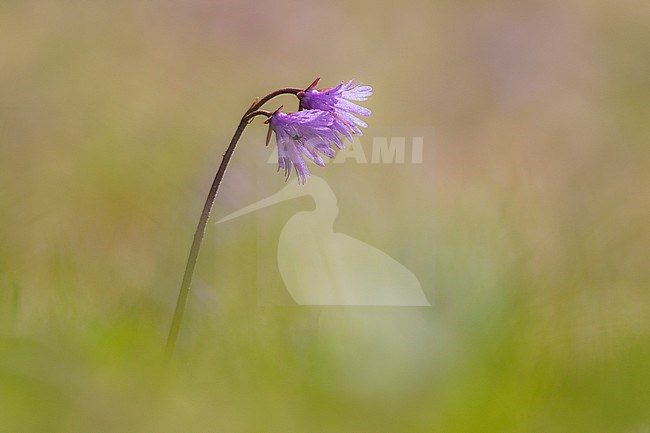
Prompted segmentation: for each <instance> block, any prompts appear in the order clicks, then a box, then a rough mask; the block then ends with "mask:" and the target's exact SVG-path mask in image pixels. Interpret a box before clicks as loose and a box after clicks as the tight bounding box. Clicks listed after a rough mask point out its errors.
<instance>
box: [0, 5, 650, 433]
mask: <svg viewBox="0 0 650 433" xmlns="http://www.w3.org/2000/svg"><path fill="white" fill-rule="evenodd" d="M649 24H650V7H649V5H648V3H647V2H644V1H641V0H627V1H623V2H617V3H613V2H608V1H605V0H598V1H591V2H585V1H580V0H573V1H570V2H527V3H520V2H497V3H494V4H490V5H487V4H483V3H481V2H463V3H454V2H446V1H443V2H432V3H430V2H409V3H406V4H393V3H381V4H377V3H371V2H364V1H354V2H351V3H350V2H345V3H344V2H331V3H317V2H301V3H299V2H294V1H288V2H283V3H277V4H258V3H256V2H252V1H244V2H238V3H234V2H223V3H221V2H219V3H218V2H213V3H211V2H201V1H188V2H184V3H173V2H167V1H161V2H136V3H131V2H124V1H117V2H92V3H88V2H81V1H69V2H45V1H39V0H28V1H20V2H19V1H4V2H2V3H1V4H0V59H1V60H0V61H1V62H2V63H1V67H0V432H11V433H15V432H22V431H25V432H27V431H29V432H40V431H42V432H76V431H79V432H87V431H93V432H101V431H106V432H120V431H125V432H126V431H129V432H133V431H152V432H153V431H156V432H166V431H169V432H175V431H228V432H230V431H265V432H266V431H283V432H286V431H333V432H342V431H387V432H395V431H441V432H464V431H479V430H480V431H499V432H522V431H530V432H548V431H553V432H563V431H566V432H576V431H589V432H614V431H621V432H636V431H644V430H643V429H644V428H646V429H647V427H644V426H647V423H648V422H650V421H649V420H648V413H650V407H649V406H650V391H649V390H650V369H648V367H647V366H648V365H650V350H649V348H650V319H648V318H649V317H650V308H649V307H650V294H649V292H648V289H649V288H650V271H649V270H648V266H647V258H648V257H650V251H649V249H650V228H649V226H648V224H647V221H648V215H649V214H650V212H649V211H650V202H649V201H648V199H647V197H648V196H649V192H650V191H649V188H648V186H649V185H650V171H649V170H648V157H649V156H650V154H649V150H648V149H649V148H648V142H649V139H650V129H649V124H648V119H649V118H650V104H649V103H648V89H650V82H649V80H650V57H649V56H648V49H647V41H648V40H650V34H649V29H650V25H649ZM316 75H321V76H323V81H324V83H326V84H334V83H335V82H336V81H338V80H340V79H346V78H359V79H363V81H364V82H367V83H369V84H371V85H373V86H374V87H375V90H376V94H375V96H373V98H372V99H371V101H369V104H368V105H369V106H370V107H371V108H372V109H373V116H372V118H371V119H370V121H369V123H370V125H371V128H370V129H369V130H368V136H370V137H372V134H373V131H372V128H373V127H374V126H376V127H382V128H391V127H396V128H400V130H401V131H403V130H404V129H405V128H406V129H407V128H409V127H428V128H431V127H433V128H434V129H435V143H427V146H431V148H427V152H428V151H429V149H431V152H432V153H427V155H428V156H429V157H430V156H431V155H434V157H433V166H431V165H425V166H422V167H418V166H411V167H408V166H398V165H390V166H366V167H364V166H357V165H354V164H347V163H346V164H343V165H342V166H328V167H327V168H326V169H323V171H322V172H319V173H318V174H319V175H321V174H322V175H323V176H324V177H326V178H327V179H328V182H330V184H331V185H332V186H333V187H334V188H335V189H336V191H337V196H338V199H339V206H340V208H341V214H340V218H339V220H338V221H339V222H338V223H337V230H340V231H342V232H346V233H349V234H351V235H353V236H355V237H357V238H359V239H362V240H364V241H366V242H368V243H370V244H372V245H376V246H377V247H379V248H381V249H383V250H385V251H387V252H389V253H390V254H391V255H393V256H395V257H396V258H398V259H401V260H402V261H403V262H405V263H407V264H408V266H409V267H410V268H411V269H412V270H413V271H414V272H415V273H416V274H417V275H418V277H419V278H420V280H421V282H422V284H423V286H424V288H425V290H426V292H427V296H428V297H429V299H430V300H431V301H432V304H433V307H432V308H431V309H423V310H420V309H406V310H404V309H383V308H378V309H370V310H367V309H354V308H350V309H335V308H333V309H322V310H321V309H317V308H304V309H303V308H292V307H286V308H269V307H260V306H258V305H257V292H256V290H257V289H256V279H255V266H256V258H255V254H264V252H263V251H262V252H260V251H256V248H257V245H256V239H255V233H254V230H247V229H249V228H251V226H245V228H246V229H242V230H239V231H236V232H233V233H227V232H226V231H225V230H221V229H215V228H212V227H211V228H210V230H211V231H213V232H212V233H209V234H208V237H207V238H206V245H205V247H204V250H203V252H202V255H201V259H200V263H199V267H198V272H197V277H196V279H195V284H194V289H193V290H194V291H193V293H192V299H191V302H190V305H189V309H188V314H187V321H186V322H185V323H184V328H183V336H182V337H183V338H182V340H181V341H180V346H179V351H178V357H177V359H176V360H175V362H174V364H173V365H172V366H171V367H170V369H169V370H168V371H167V372H166V373H165V372H164V371H163V366H162V365H161V352H162V347H163V343H164V339H165V337H166V331H167V326H168V324H169V320H170V317H171V312H172V308H173V302H174V301H175V296H176V290H177V287H178V283H179V279H180V276H181V272H182V269H183V265H184V261H185V258H186V254H187V251H188V248H189V242H190V239H191V236H192V233H193V230H194V225H195V223H196V218H197V217H198V212H199V210H200V206H201V202H202V200H203V195H204V194H205V192H206V190H207V187H208V184H209V182H210V180H211V177H212V175H213V172H214V170H215V164H216V162H217V160H218V158H219V156H220V154H221V153H222V152H223V149H224V146H225V144H226V142H227V139H229V137H230V134H232V128H234V126H235V124H236V122H237V119H238V116H240V114H241V112H242V111H243V110H244V109H245V108H246V107H247V106H248V104H249V103H250V100H251V99H252V98H253V97H254V96H257V95H260V94H263V93H265V92H266V91H269V90H271V89H274V88H276V87H281V86H285V85H289V86H294V85H295V86H300V85H303V84H307V83H309V82H310V81H311V79H312V78H313V77H314V76H316ZM283 101H284V100H283ZM286 101H287V102H288V103H290V100H286ZM263 134H264V132H263V131H262V129H261V128H260V127H259V125H253V127H252V128H250V129H249V130H248V131H247V135H246V137H245V138H244V140H243V141H242V145H241V147H240V148H239V149H238V150H237V154H236V157H235V159H234V161H233V164H232V166H231V168H230V169H229V172H228V175H227V178H226V181H225V183H224V189H223V190H222V192H221V193H220V197H219V198H218V205H219V206H218V208H217V209H216V210H215V213H217V214H219V215H223V214H224V213H225V212H226V211H228V210H232V209H237V208H238V207H240V206H241V205H244V204H249V203H251V202H253V201H254V200H256V199H257V198H259V196H258V191H256V189H255V188H256V187H255V185H259V184H260V182H261V183H262V184H265V183H269V182H278V184H280V183H281V179H280V176H278V175H276V174H275V173H274V168H273V167H272V166H270V165H267V164H265V161H266V158H267V156H268V155H267V153H266V152H262V153H260V150H259V149H260V148H261V143H262V142H263ZM432 168H433V169H432ZM259 179H263V180H262V181H259ZM360 198H361V199H360ZM306 206H309V205H308V204H306ZM396 222H398V223H396ZM251 224H252V223H251ZM269 224H270V225H272V224H275V225H276V226H277V227H278V229H279V227H281V225H282V224H283V221H282V220H279V219H278V220H277V221H275V220H272V221H269ZM215 232H216V233H215ZM215 234H216V235H215Z"/></svg>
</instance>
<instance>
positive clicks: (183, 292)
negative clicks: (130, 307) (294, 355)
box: [166, 87, 301, 360]
mask: <svg viewBox="0 0 650 433" xmlns="http://www.w3.org/2000/svg"><path fill="white" fill-rule="evenodd" d="M300 91H301V89H297V88H293V87H287V88H283V89H279V90H276V91H275V92H271V93H269V94H268V95H266V96H264V97H263V98H261V99H258V100H256V101H255V102H254V103H253V105H251V107H250V108H249V109H248V110H247V111H246V112H245V113H244V115H243V116H242V118H241V121H240V122H239V126H237V130H236V131H235V134H234V135H233V137H232V140H230V144H229V145H228V148H227V149H226V152H225V153H224V154H223V159H222V160H221V164H220V165H219V169H218V170H217V174H216V175H215V177H214V180H213V181H212V186H211V187H210V191H209V192H208V196H207V198H206V199H205V204H204V205H203V211H201V217H200V218H199V224H198V226H197V227H196V232H195V233H194V239H193V241H192V247H191V248H190V255H189V257H188V258H187V265H186V266H185V273H184V274H183V282H182V283H181V288H180V291H179V293H178V300H177V301H176V309H175V310H174V318H173V319H172V324H171V327H170V328H169V335H168V337H167V347H166V357H167V360H169V359H171V357H172V355H173V354H174V348H175V347H176V340H177V339H178V332H179V330H180V327H181V322H182V320H183V313H184V312H185V304H186V303H187V295H188V294H189V291H190V284H191V283H192V276H193V275H194V267H195V266H196V260H197V258H198V256H199V250H200V249H201V242H202V241H203V234H204V233H205V227H206V225H207V223H208V218H209V216H210V211H211V210H212V205H213V204H214V199H215V197H216V196H217V191H219V185H220V184H221V180H222V179H223V175H224V174H225V172H226V168H227V167H228V163H229V162H230V158H231V157H232V154H233V152H234V151H235V147H236V146H237V142H238V141H239V139H240V138H241V136H242V134H243V132H244V129H246V126H247V125H248V124H249V123H250V121H251V120H252V119H253V118H254V117H255V116H258V115H264V116H266V117H269V116H270V115H271V113H269V112H268V111H264V110H260V108H261V107H262V105H264V104H265V103H266V102H268V101H269V100H271V99H273V98H275V97H276V96H279V95H282V94H293V95H296V94H298V92H300Z"/></svg>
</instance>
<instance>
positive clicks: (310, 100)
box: [166, 78, 372, 359]
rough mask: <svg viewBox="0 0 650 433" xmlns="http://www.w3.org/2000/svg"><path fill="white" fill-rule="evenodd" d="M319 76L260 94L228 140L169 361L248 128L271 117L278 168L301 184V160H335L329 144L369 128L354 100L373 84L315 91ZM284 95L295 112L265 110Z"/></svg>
mask: <svg viewBox="0 0 650 433" xmlns="http://www.w3.org/2000/svg"><path fill="white" fill-rule="evenodd" d="M319 79H320V78H317V79H316V80H314V82H313V83H312V84H311V85H310V86H309V87H307V88H306V89H305V90H302V89H301V88H296V87H284V88H281V89H278V90H275V91H273V92H271V93H269V94H267V95H266V96H263V97H262V98H256V99H255V100H254V101H253V103H252V105H251V106H250V107H249V108H248V110H246V112H245V113H244V115H243V116H242V117H241V120H240V121H239V125H238V126H237V129H236V130H235V133H234V135H233V137H232V139H231V140H230V144H229V145H228V147H227V148H226V151H225V152H224V154H223V159H222V160H221V164H220V165H219V169H218V170H217V173H216V174H215V176H214V180H213V181H212V186H211V187H210V191H209V192H208V196H207V197H206V199H205V204H204V205H203V210H202V211H201V216H200V218H199V223H198V225H197V227H196V232H195V233H194V238H193V240H192V247H191V248H190V253H189V256H188V258H187V264H186V265H185V272H184V274H183V280H182V282H181V287H180V290H179V291H178V300H177V301H176V308H175V310H174V317H173V318H172V323H171V326H170V327H169V335H168V336H167V348H166V352H167V359H170V358H171V356H172V354H173V353H174V348H175V347H176V340H177V338H178V333H179V331H180V327H181V322H182V320H183V315H184V312H185V304H186V302H187V296H188V293H189V291H190V285H191V284H192V276H193V275H194V268H195V266H196V261H197V258H198V256H199V250H200V249H201V242H202V241H203V234H204V233H205V228H206V225H207V223H208V218H209V216H210V210H211V209H212V205H213V204H214V200H215V197H216V196H217V192H218V191H219V185H221V180H222V179H223V176H224V174H225V172H226V167H227V166H228V163H229V161H230V158H231V157H232V155H233V153H234V151H235V147H236V146H237V143H238V142H239V139H240V138H241V136H242V134H243V133H244V130H245V129H246V127H247V126H248V125H250V123H251V122H252V121H253V119H255V118H256V117H257V116H264V117H266V118H267V120H266V123H268V124H269V133H268V135H267V138H266V144H267V145H268V143H269V139H270V138H271V133H272V132H275V139H276V141H277V143H278V170H280V169H284V174H285V176H286V178H287V179H288V178H289V175H290V174H291V168H292V166H293V169H294V170H295V171H296V175H297V176H298V180H299V181H300V183H305V180H306V178H307V176H309V170H308V169H307V164H306V163H305V160H304V159H303V158H307V159H309V160H310V161H312V162H313V163H315V164H316V165H320V166H323V165H325V162H324V161H323V158H322V156H326V157H328V158H333V157H334V156H335V154H336V152H335V150H334V149H333V148H332V147H331V144H332V143H333V144H334V146H336V147H337V148H339V149H342V148H343V137H346V138H347V139H348V140H350V141H352V135H361V130H360V129H359V127H362V128H366V127H367V125H366V124H365V123H364V122H362V121H361V120H359V119H358V118H357V117H356V116H368V115H370V110H368V109H367V108H364V107H360V106H359V105H357V104H354V103H352V102H350V101H365V100H366V99H367V98H368V97H369V96H370V95H372V88H370V87H369V86H362V85H361V84H353V82H352V81H350V82H348V83H341V84H339V85H338V86H336V87H333V88H330V89H323V90H315V87H316V85H317V84H318V80H319ZM286 94H289V95H295V96H296V97H297V98H298V99H299V101H300V103H299V105H298V107H299V110H298V112H297V113H289V114H286V113H282V112H281V111H280V108H282V107H280V108H278V109H277V110H276V111H275V112H273V113H271V112H269V111H267V110H264V109H262V108H263V106H264V105H265V104H266V103H267V102H269V101H270V100H271V99H273V98H275V97H276V96H280V95H286Z"/></svg>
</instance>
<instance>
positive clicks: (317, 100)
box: [298, 78, 372, 140]
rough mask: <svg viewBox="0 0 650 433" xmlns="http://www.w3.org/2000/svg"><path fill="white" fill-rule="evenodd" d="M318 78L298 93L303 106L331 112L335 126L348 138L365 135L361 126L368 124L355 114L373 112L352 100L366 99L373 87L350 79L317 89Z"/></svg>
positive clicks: (365, 114) (365, 126)
mask: <svg viewBox="0 0 650 433" xmlns="http://www.w3.org/2000/svg"><path fill="white" fill-rule="evenodd" d="M318 80H319V78H317V79H316V80H315V81H314V82H313V83H312V84H311V85H310V86H309V87H308V88H307V89H306V90H305V91H304V92H300V93H299V94H298V97H299V98H300V104H301V106H302V107H303V108H306V109H308V110H322V111H327V112H328V113H330V114H331V116H332V118H333V120H334V123H333V126H334V128H335V129H336V130H337V131H338V132H340V133H341V134H343V135H344V136H345V137H347V138H348V140H352V135H363V134H362V133H361V130H360V129H359V127H362V128H367V127H368V125H366V124H365V122H363V121H362V120H360V119H359V118H357V117H356V116H355V115H359V116H369V115H370V113H371V112H370V110H368V109H367V108H365V107H361V106H359V105H357V104H354V103H352V102H350V101H365V100H366V99H368V97H369V96H371V95H372V87H370V86H363V85H361V83H359V84H354V80H350V81H349V82H348V83H344V82H341V84H339V85H338V86H336V87H331V88H329V89H323V90H316V89H314V87H316V84H318Z"/></svg>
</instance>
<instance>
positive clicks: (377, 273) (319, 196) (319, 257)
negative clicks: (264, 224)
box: [217, 175, 431, 306]
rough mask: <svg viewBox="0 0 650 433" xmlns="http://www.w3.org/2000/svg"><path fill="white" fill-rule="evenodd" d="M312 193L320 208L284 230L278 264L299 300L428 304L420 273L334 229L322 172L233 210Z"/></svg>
mask: <svg viewBox="0 0 650 433" xmlns="http://www.w3.org/2000/svg"><path fill="white" fill-rule="evenodd" d="M305 195H309V196H311V197H312V198H313V200H314V202H315V204H316V208H315V209H314V210H312V211H301V212H297V213H296V214H294V215H293V216H292V217H291V218H290V219H289V220H288V221H287V223H286V224H285V225H284V227H283V228H282V231H281V232H280V238H279V243H278V254H277V260H278V269H279V271H280V275H281V277H282V280H283V281H284V284H285V286H286V288H287V290H288V292H289V293H290V294H291V296H292V297H293V299H294V301H296V303H297V304H299V305H357V306H430V305H431V304H430V303H429V301H428V300H427V298H426V296H425V295H424V292H423V290H422V286H421V285H420V282H419V281H418V279H417V277H416V276H415V275H414V274H413V273H412V272H411V271H410V270H409V269H407V268H406V267H405V266H404V265H402V264H401V263H399V262H398V261H397V260H395V259H393V258H392V257H390V256H389V255H388V254H386V253H385V252H383V251H381V250H379V249H378V248H375V247H373V246H372V245H368V244H367V243H365V242H362V241H360V240H358V239H355V238H353V237H350V236H348V235H346V234H343V233H335V232H334V228H333V227H334V221H335V220H336V217H337V215H338V211H339V209H338V206H337V200H336V195H334V192H333V191H332V189H331V188H330V186H329V185H328V184H327V182H325V180H323V179H321V178H320V177H318V176H314V175H312V176H310V177H309V180H308V181H307V182H306V184H305V185H299V184H298V182H297V180H296V179H295V178H294V179H293V180H291V181H290V182H289V183H288V184H287V185H286V186H285V187H284V188H283V189H281V190H280V191H279V192H277V193H276V194H274V195H272V196H270V197H267V198H265V199H262V200H260V201H258V202H257V203H254V204H251V205H249V206H246V207H244V208H243V209H240V210H239V211H237V212H234V213H232V214H230V215H228V216H226V217H224V218H222V219H220V220H219V221H217V224H221V223H224V222H226V221H229V220H231V219H234V218H238V217H240V216H243V215H246V214H248V213H250V212H254V211H257V210H259V209H262V208H265V207H268V206H271V205H274V204H277V203H280V202H283V201H285V200H290V199H293V198H298V197H302V196H305Z"/></svg>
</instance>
